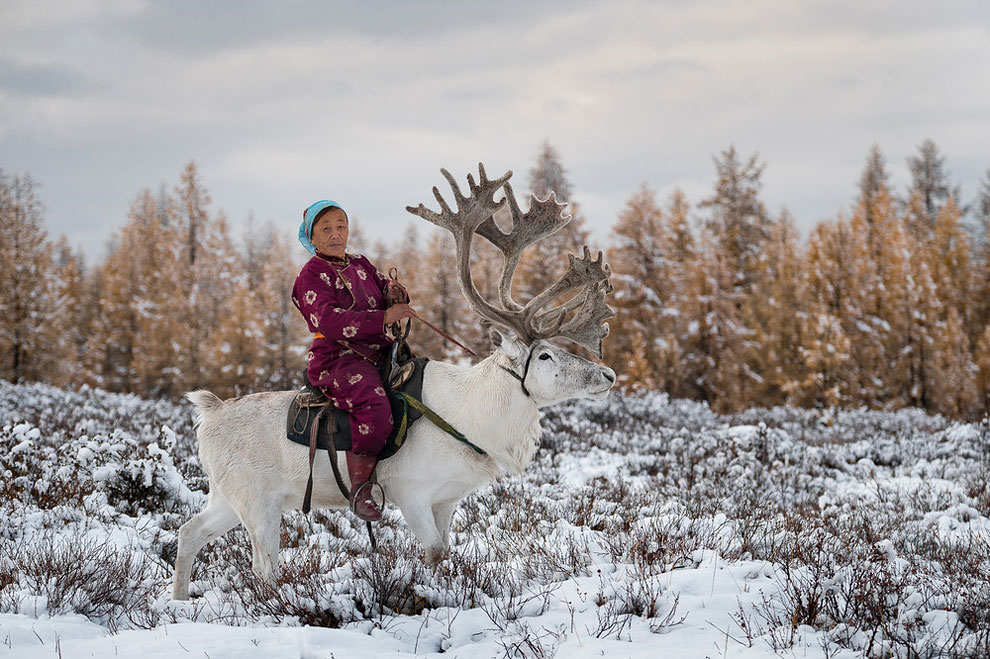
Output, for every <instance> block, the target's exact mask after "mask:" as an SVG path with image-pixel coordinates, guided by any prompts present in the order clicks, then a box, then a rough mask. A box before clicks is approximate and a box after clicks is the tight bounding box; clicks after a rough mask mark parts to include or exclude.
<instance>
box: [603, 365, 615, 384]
mask: <svg viewBox="0 0 990 659" xmlns="http://www.w3.org/2000/svg"><path fill="white" fill-rule="evenodd" d="M602 377H603V378H605V379H606V380H608V383H609V384H615V371H613V370H612V369H610V368H604V369H602Z"/></svg>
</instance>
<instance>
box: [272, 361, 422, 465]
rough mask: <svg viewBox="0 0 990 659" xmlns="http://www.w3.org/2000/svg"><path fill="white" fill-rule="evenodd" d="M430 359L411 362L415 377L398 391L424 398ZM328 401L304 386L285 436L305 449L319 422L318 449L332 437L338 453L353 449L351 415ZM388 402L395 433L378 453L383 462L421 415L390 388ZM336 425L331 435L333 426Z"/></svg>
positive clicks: (325, 444)
mask: <svg viewBox="0 0 990 659" xmlns="http://www.w3.org/2000/svg"><path fill="white" fill-rule="evenodd" d="M428 361H429V358H428V357H417V358H416V359H413V360H412V361H411V362H407V363H406V365H404V366H407V365H409V364H412V365H413V368H414V370H413V372H412V375H410V376H409V377H408V379H406V381H405V383H404V384H403V385H402V386H400V387H399V389H398V391H399V392H401V393H403V394H406V395H408V396H411V397H413V398H415V399H416V400H422V399H423V370H424V369H425V368H426V362H428ZM328 402H329V401H328V399H327V397H326V396H324V395H323V392H322V391H320V390H319V389H317V388H315V387H304V388H303V389H302V390H300V392H299V393H298V394H297V395H296V397H295V398H294V399H292V404H291V405H290V406H289V411H288V414H287V415H286V422H285V434H286V437H287V438H288V439H289V440H290V441H293V442H295V443H296V444H302V445H303V446H309V438H310V435H311V433H312V430H313V424H314V423H319V426H318V427H317V438H316V447H317V448H319V449H322V450H327V447H328V446H329V445H330V444H329V441H330V440H329V439H328V438H330V437H332V438H333V440H332V441H333V446H334V448H335V449H336V450H338V451H349V450H351V422H350V414H348V413H347V412H346V411H344V410H339V409H336V408H334V407H331V406H330V405H326V406H325V407H324V403H328ZM388 402H389V405H391V407H392V434H390V435H389V437H388V439H387V440H385V447H384V448H382V450H381V453H379V454H378V459H379V460H384V459H386V458H390V457H392V456H393V455H395V454H396V453H397V452H398V450H399V449H400V448H401V447H402V442H403V441H404V440H405V438H406V432H407V431H408V429H409V426H410V425H411V424H412V422H413V421H415V420H416V419H418V418H419V417H420V416H422V415H421V414H420V412H419V411H417V410H416V409H415V408H414V407H413V406H411V405H409V404H408V403H407V402H406V399H405V398H403V397H402V396H400V395H399V393H397V392H396V391H393V390H392V389H391V388H389V389H388ZM321 409H325V411H324V413H323V414H319V412H320V410H321ZM331 423H332V424H333V428H332V432H331V428H330V425H331Z"/></svg>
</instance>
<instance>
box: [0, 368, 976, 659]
mask: <svg viewBox="0 0 990 659" xmlns="http://www.w3.org/2000/svg"><path fill="white" fill-rule="evenodd" d="M192 422H193V415H192V410H191V407H190V406H188V405H186V404H179V405H176V404H172V403H169V402H167V401H144V400H141V399H138V398H136V397H133V396H120V395H114V394H107V393H104V392H99V391H96V390H90V389H83V390H80V391H78V392H68V391H61V390H58V389H54V388H51V387H46V386H44V385H20V386H15V385H10V384H8V383H4V382H2V381H0V428H2V430H0V473H4V479H3V482H2V483H0V488H2V494H3V497H2V498H0V515H3V517H4V519H5V524H4V525H3V526H2V527H0V659H2V658H3V657H17V658H22V657H25V658H27V657H118V656H120V657H131V656H141V657H144V658H147V659H152V658H155V657H178V656H186V655H190V656H206V657H210V658H212V659H216V658H218V657H238V658H241V657H244V658H248V659H250V658H253V657H259V658H264V659H275V658H279V657H293V658H295V657H314V658H315V657H320V658H326V657H336V658H341V657H358V656H360V657H368V658H371V659H374V658H377V657H404V656H427V657H430V656H437V657H439V656H440V655H441V654H442V655H444V656H457V657H543V656H557V657H565V658H567V659H572V658H578V657H602V656H606V657H634V658H637V659H639V658H646V657H649V658H653V657H685V658H687V657H742V658H761V659H762V658H767V657H775V656H794V657H811V658H817V657H826V656H827V657H859V656H895V657H899V656H913V654H912V653H914V654H921V655H925V654H937V651H938V650H939V649H940V648H941V649H948V650H947V655H946V656H960V657H963V656H974V657H975V656H985V651H986V649H987V648H988V647H990V644H988V641H987V638H988V636H987V634H988V630H987V627H990V624H988V621H987V618H986V611H985V608H986V607H985V602H986V601H988V600H987V598H988V597H990V586H988V585H987V582H988V579H987V576H988V574H990V560H988V556H987V547H988V546H990V519H988V517H987V503H988V501H990V495H988V493H987V485H986V481H987V479H986V475H987V472H986V469H987V466H986V465H987V464H988V457H990V442H988V441H987V437H988V435H990V430H988V425H987V424H985V423H984V424H964V423H959V422H955V421H951V420H947V419H942V418H940V417H930V416H927V415H924V414H923V413H921V412H919V411H917V410H905V411H901V412H896V413H890V412H887V413H881V412H870V411H867V410H856V411H843V412H839V413H828V414H825V413H821V412H815V411H801V410H791V409H773V410H759V409H754V410H748V411H746V412H744V413H741V414H737V415H733V416H730V417H723V416H718V415H715V414H713V413H712V412H711V411H710V410H709V409H708V408H707V407H706V406H705V405H703V404H700V403H694V402H689V401H676V400H670V399H669V398H667V397H666V396H664V395H662V394H656V393H649V392H647V393H643V394H638V395H630V396H623V395H619V394H615V395H613V396H611V397H610V398H609V399H608V400H607V401H605V402H604V403H596V404H586V403H581V402H574V403H568V404H564V405H561V406H558V407H556V408H554V409H552V410H549V411H547V413H546V415H545V419H544V436H543V442H542V450H541V452H540V453H539V454H538V456H537V459H536V461H535V463H534V464H533V465H531V466H530V467H529V468H528V469H527V471H526V473H524V474H523V475H522V476H520V477H518V478H509V479H505V480H502V481H500V482H498V483H496V484H495V485H492V486H491V487H489V488H486V489H484V490H482V491H480V492H478V493H476V494H475V495H473V496H472V497H469V498H468V499H466V500H465V501H463V502H461V504H460V506H459V508H458V511H457V512H456V513H455V517H454V524H453V529H452V534H451V540H452V553H451V556H450V558H448V559H447V560H446V561H444V562H443V563H441V565H439V566H437V567H435V568H433V567H429V566H426V565H425V564H424V563H423V561H422V556H421V554H420V548H419V547H418V545H416V544H415V541H414V540H413V539H412V537H411V534H409V533H408V531H407V529H406V528H405V526H404V524H403V522H402V521H401V516H400V515H399V514H398V512H397V511H395V510H392V509H389V510H387V511H386V518H385V520H384V521H383V522H382V524H380V525H378V528H377V529H376V534H377V537H378V540H379V546H380V548H379V551H378V553H373V552H372V551H371V550H370V547H369V546H368V544H367V539H366V537H365V536H364V531H363V528H362V527H361V525H359V524H357V523H356V522H355V521H353V520H352V519H351V518H350V517H349V516H348V515H347V514H346V513H343V512H335V511H327V512H322V511H321V512H319V513H316V514H314V515H310V516H303V515H301V514H298V513H292V514H287V515H286V516H285V517H284V519H283V522H284V523H283V539H282V544H283V549H282V558H283V570H284V579H283V580H281V581H280V582H279V583H278V584H277V585H276V588H275V589H274V590H268V591H266V590H264V589H261V590H258V589H259V588H260V586H258V585H257V584H255V582H254V581H253V580H252V577H251V576H250V568H249V566H250V547H249V545H248V543H247V538H246V534H245V533H244V532H243V531H233V532H231V533H230V534H228V535H226V536H224V537H223V538H221V539H220V540H217V541H216V542H215V543H213V544H212V545H210V546H208V547H207V548H205V549H204V550H203V551H202V552H201V553H200V555H199V557H198V558H197V567H196V568H195V569H194V572H193V582H192V584H191V592H192V595H193V597H192V599H190V600H189V601H187V602H175V601H171V600H170V598H169V594H168V592H169V587H170V585H171V584H170V571H171V566H170V560H171V559H170V557H169V552H170V547H173V548H174V541H175V533H176V529H177V528H178V526H179V525H180V524H181V523H182V522H184V521H186V520H187V519H188V518H189V517H190V516H191V515H192V514H193V513H194V512H196V511H198V510H199V509H201V508H202V507H203V505H205V501H206V494H205V492H206V489H207V483H206V479H205V477H204V475H203V474H202V472H201V470H200V468H199V466H198V461H197V460H196V457H195V445H194V442H193V441H192V438H193V431H192ZM108 575H114V576H113V578H112V579H109V577H108ZM108 579H109V580H108ZM113 579H119V582H118V581H114V580H113ZM116 591H119V592H116ZM816 607H817V608H816ZM829 607H833V608H829ZM836 612H846V615H845V616H837V615H836ZM871 612H874V613H875V617H873V618H871V617H870V616H871V615H873V613H871ZM877 612H880V613H877ZM981 615H982V617H981ZM307 620H308V621H310V622H311V623H312V624H311V626H307V625H306V624H304V622H305V621H307ZM321 625H326V626H321ZM949 650H951V652H950V651H949ZM953 652H954V653H955V654H952V653H953Z"/></svg>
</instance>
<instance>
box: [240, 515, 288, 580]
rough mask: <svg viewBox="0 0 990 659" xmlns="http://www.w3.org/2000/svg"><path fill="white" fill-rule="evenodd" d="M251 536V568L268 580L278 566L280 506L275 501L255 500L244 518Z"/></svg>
mask: <svg viewBox="0 0 990 659" xmlns="http://www.w3.org/2000/svg"><path fill="white" fill-rule="evenodd" d="M244 526H245V527H246V528H247V532H248V536H249V537H250V538H251V553H252V561H251V569H252V570H253V571H254V573H255V574H256V575H258V577H260V578H262V579H265V580H270V579H271V578H272V577H273V576H274V575H275V571H276V569H277V568H278V542H279V536H278V534H279V529H280V528H281V526H282V506H281V505H280V502H279V503H277V502H275V501H257V502H256V504H255V505H254V506H252V508H251V509H250V510H249V511H248V514H247V515H246V518H245V519H244Z"/></svg>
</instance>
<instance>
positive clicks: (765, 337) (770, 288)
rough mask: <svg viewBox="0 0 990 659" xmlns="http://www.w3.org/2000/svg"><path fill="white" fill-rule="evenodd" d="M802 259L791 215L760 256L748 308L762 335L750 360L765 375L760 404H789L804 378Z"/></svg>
mask: <svg viewBox="0 0 990 659" xmlns="http://www.w3.org/2000/svg"><path fill="white" fill-rule="evenodd" d="M800 257H801V255H800V248H799V243H798V233H797V228H796V227H795V225H794V220H793V218H792V217H791V215H790V213H788V212H787V211H786V210H785V211H784V212H782V213H781V216H780V219H778V220H777V221H776V222H774V223H773V225H772V227H771V228H770V235H769V236H768V238H767V240H766V242H765V243H764V246H763V249H762V250H761V251H760V253H759V255H758V257H757V260H756V278H755V280H754V282H753V288H752V293H751V295H750V296H749V297H748V298H747V304H746V309H745V313H746V316H747V317H748V319H749V320H748V322H747V325H749V326H750V327H752V328H753V329H754V331H755V332H756V336H755V346H754V348H755V349H754V350H752V351H751V352H750V354H749V357H748V361H749V365H750V368H751V369H752V370H753V372H754V373H756V374H757V375H758V376H759V380H760V381H759V383H758V385H757V387H756V388H755V391H754V398H755V400H756V402H757V403H758V404H760V405H766V406H771V405H782V404H784V403H785V402H786V401H787V398H788V391H789V390H791V389H792V388H793V385H794V383H795V382H800V381H801V380H802V379H803V373H802V369H801V366H800V364H801V355H800V351H799V346H800V345H801V343H802V338H803V337H802V329H803V328H802V322H801V321H802V315H803V313H804V312H805V309H806V306H807V304H806V301H805V299H804V298H803V293H804V291H805V287H804V285H803V276H804V270H803V264H802V263H801V261H800Z"/></svg>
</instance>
